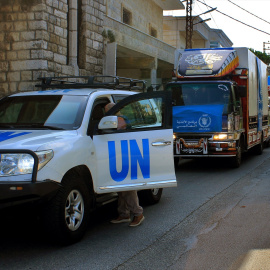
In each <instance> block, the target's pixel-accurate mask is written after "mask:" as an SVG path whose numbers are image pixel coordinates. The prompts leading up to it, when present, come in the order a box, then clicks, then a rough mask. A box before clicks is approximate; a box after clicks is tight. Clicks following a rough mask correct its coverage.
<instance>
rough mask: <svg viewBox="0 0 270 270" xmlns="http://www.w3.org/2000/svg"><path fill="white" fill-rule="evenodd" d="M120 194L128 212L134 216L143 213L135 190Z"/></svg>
mask: <svg viewBox="0 0 270 270" xmlns="http://www.w3.org/2000/svg"><path fill="white" fill-rule="evenodd" d="M122 196H123V198H124V200H125V202H126V207H127V209H129V210H130V213H132V214H133V215H134V216H140V215H141V214H142V213H143V208H142V207H141V206H140V205H139V198H138V194H137V191H136V190H131V191H125V192H123V194H122Z"/></svg>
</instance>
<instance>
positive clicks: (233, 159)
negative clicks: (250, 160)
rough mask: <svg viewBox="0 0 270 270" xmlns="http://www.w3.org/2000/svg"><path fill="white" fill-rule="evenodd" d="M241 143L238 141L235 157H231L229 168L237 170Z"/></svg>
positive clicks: (239, 163)
mask: <svg viewBox="0 0 270 270" xmlns="http://www.w3.org/2000/svg"><path fill="white" fill-rule="evenodd" d="M241 146H242V145H241V141H239V145H238V147H237V149H236V151H237V152H236V156H234V157H231V166H232V168H239V167H240V165H241V162H242V147H241Z"/></svg>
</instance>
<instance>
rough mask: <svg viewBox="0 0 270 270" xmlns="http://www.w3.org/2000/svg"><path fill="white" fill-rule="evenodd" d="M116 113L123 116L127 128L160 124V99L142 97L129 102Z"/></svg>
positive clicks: (157, 125)
mask: <svg viewBox="0 0 270 270" xmlns="http://www.w3.org/2000/svg"><path fill="white" fill-rule="evenodd" d="M116 115H118V116H121V117H123V118H124V120H125V121H126V124H127V129H138V128H147V127H161V126H162V99H161V98H153V99H144V100H139V101H136V102H133V103H130V104H128V105H126V106H124V107H123V108H122V109H120V111H119V112H117V113H116Z"/></svg>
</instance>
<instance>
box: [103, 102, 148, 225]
mask: <svg viewBox="0 0 270 270" xmlns="http://www.w3.org/2000/svg"><path fill="white" fill-rule="evenodd" d="M114 105H115V103H108V104H107V105H106V106H105V108H104V109H105V113H106V112H108V111H109V110H110V109H111V108H112V107H113V106H114ZM117 117H118V129H125V128H126V126H127V125H126V122H125V120H124V118H123V117H122V116H117ZM117 211H118V217H117V218H115V219H113V220H111V223H114V224H118V223H124V222H130V223H129V226H130V227H136V226H138V225H140V224H141V223H142V222H143V221H144V219H145V218H144V215H143V208H142V207H141V206H140V205H139V198H138V193H137V191H136V190H130V191H122V192H118V207H117ZM131 215H132V216H133V220H132V221H131Z"/></svg>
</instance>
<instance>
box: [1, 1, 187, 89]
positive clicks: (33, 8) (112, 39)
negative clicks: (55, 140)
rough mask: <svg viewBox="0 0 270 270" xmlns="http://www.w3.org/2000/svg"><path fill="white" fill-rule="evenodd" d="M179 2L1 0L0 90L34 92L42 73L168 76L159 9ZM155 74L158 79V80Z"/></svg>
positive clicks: (169, 54) (168, 50)
mask: <svg viewBox="0 0 270 270" xmlns="http://www.w3.org/2000/svg"><path fill="white" fill-rule="evenodd" d="M183 8H184V6H183V4H182V3H181V2H180V1H179V0H136V1H133V0H1V1H0V93H1V94H8V93H12V92H16V91H24V90H33V89H36V88H35V84H37V78H38V77H42V76H65V75H98V74H100V75H101V74H110V75H120V76H128V77H132V78H140V79H141V78H145V79H149V80H150V81H151V82H152V83H155V82H157V80H159V81H162V79H163V78H166V77H168V76H169V77H170V75H171V74H170V75H168V70H171V69H172V65H173V53H174V48H173V47H172V46H171V45H168V44H166V43H164V42H163V41H162V38H163V27H162V18H163V10H166V9H168V10H169V9H183ZM157 78H158V79H157Z"/></svg>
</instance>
